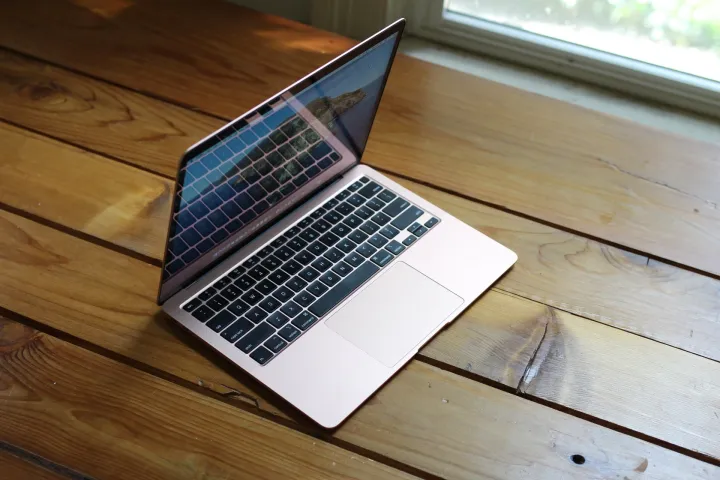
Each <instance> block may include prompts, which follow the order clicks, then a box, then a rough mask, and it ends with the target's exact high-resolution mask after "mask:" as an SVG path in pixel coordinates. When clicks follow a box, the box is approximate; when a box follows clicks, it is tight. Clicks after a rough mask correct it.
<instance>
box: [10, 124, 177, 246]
mask: <svg viewBox="0 0 720 480" xmlns="http://www.w3.org/2000/svg"><path fill="white" fill-rule="evenodd" d="M0 145H2V148H1V149H0V203H5V204H7V205H10V206H12V207H13V208H17V209H20V210H23V211H25V212H28V213H32V214H33V215H37V216H40V217H43V218H45V219H48V220H50V221H52V222H56V223H58V224H61V225H63V226H66V227H69V228H72V229H75V230H77V231H80V232H83V233H86V234H88V235H92V236H94V237H97V238H99V239H102V240H106V241H109V242H112V243H114V244H117V245H119V246H122V247H125V248H128V249H130V250H133V251H135V252H138V253H141V254H143V255H147V256H149V257H152V258H155V259H161V258H162V255H163V249H164V248H165V237H166V235H167V225H168V219H169V218H170V209H171V204H172V202H171V195H172V191H173V182H171V181H169V180H166V179H163V178H160V177H159V176H157V175H154V174H152V173H148V172H144V171H142V170H138V169H137V168H134V167H131V166H128V165H123V164H122V163H119V162H112V161H109V160H107V159H105V158H103V157H99V156H97V155H93V154H91V153H88V152H86V151H83V150H81V149H79V148H74V147H71V146H69V145H63V144H60V143H58V142H56V141H53V140H50V139H48V138H47V137H41V136H39V135H35V134H32V133H30V132H27V131H25V130H22V129H18V128H16V127H12V126H10V125H7V124H0Z"/></svg>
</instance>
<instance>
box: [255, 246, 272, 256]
mask: <svg viewBox="0 0 720 480" xmlns="http://www.w3.org/2000/svg"><path fill="white" fill-rule="evenodd" d="M273 250H274V249H273V248H272V247H271V246H270V245H268V246H266V247H265V248H263V249H262V250H260V251H259V252H258V253H257V255H258V257H260V258H266V257H267V256H268V255H270V254H271V253H272V252H273Z"/></svg>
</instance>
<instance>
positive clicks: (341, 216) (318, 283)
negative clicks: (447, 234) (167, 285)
mask: <svg viewBox="0 0 720 480" xmlns="http://www.w3.org/2000/svg"><path fill="white" fill-rule="evenodd" d="M424 213H425V212H424V211H423V210H421V209H420V208H418V207H417V206H415V205H413V204H412V203H410V202H408V201H407V200H405V199H404V198H402V197H400V196H398V195H397V194H395V193H394V192H392V191H391V190H388V189H386V188H384V187H383V186H381V185H379V184H378V183H376V182H374V181H372V180H370V179H369V178H367V177H362V178H361V179H360V180H358V181H356V182H354V183H353V184H351V185H350V186H349V187H347V188H346V189H345V190H343V191H341V192H340V193H339V194H337V195H336V196H335V197H334V198H332V199H331V200H328V201H327V202H326V203H325V204H324V205H323V206H322V207H319V208H317V209H315V210H314V211H313V212H312V213H311V214H310V215H308V216H307V217H305V218H303V219H302V220H300V221H299V222H297V223H296V224H295V225H293V226H292V227H290V228H289V229H287V230H286V231H285V232H284V233H283V234H282V235H280V236H279V237H277V238H276V239H275V240H273V241H271V242H270V243H268V244H267V245H266V246H265V247H263V248H262V249H260V250H259V251H258V252H256V253H255V255H253V256H252V257H250V258H249V259H247V260H246V261H244V262H243V263H242V264H240V265H237V266H236V267H235V268H234V269H232V270H231V271H230V272H228V273H227V274H226V275H225V276H224V277H222V278H220V279H218V280H217V281H216V282H215V283H214V284H213V285H212V286H210V287H208V288H206V289H205V290H203V291H202V292H200V293H199V294H198V295H197V296H195V297H194V298H192V299H191V300H189V301H188V302H186V303H185V304H184V305H183V306H182V308H183V309H184V310H185V311H187V312H189V313H190V314H191V315H192V316H193V317H195V318H196V319H197V320H199V321H200V322H203V323H204V324H205V325H207V327H208V328H210V329H212V330H213V331H215V332H216V333H218V334H219V335H220V336H221V337H222V338H224V339H225V340H227V341H228V342H231V343H234V344H235V346H236V347H237V348H238V349H239V350H240V351H241V352H243V353H245V354H247V355H249V356H250V358H252V359H253V360H255V361H256V362H257V363H259V364H261V365H265V364H267V362H269V361H270V360H272V358H274V357H275V356H276V355H278V354H280V353H281V352H282V351H283V350H284V349H285V348H286V347H287V346H288V345H289V344H290V343H292V342H293V341H295V340H297V339H298V338H299V337H300V336H301V335H302V334H303V333H304V332H306V331H307V330H308V329H310V328H311V327H312V326H313V325H315V324H316V323H317V322H318V320H319V319H320V318H322V317H323V316H324V315H326V314H327V313H328V312H330V311H331V310H332V309H333V308H335V306H337V305H338V304H339V303H340V302H342V301H343V300H344V299H345V298H347V297H348V296H349V295H350V294H351V293H352V292H353V291H355V290H356V289H357V288H358V287H360V286H361V285H362V284H363V283H365V282H366V281H367V280H369V279H370V278H371V277H373V276H374V275H376V274H377V273H378V272H379V271H380V270H381V269H383V268H384V267H385V266H387V265H388V264H389V263H390V262H391V261H392V260H393V259H394V258H395V257H396V256H398V255H400V254H402V253H403V252H404V251H405V250H406V249H407V248H409V247H410V246H412V245H413V244H414V243H415V242H416V241H417V239H418V238H419V237H421V236H423V235H424V234H425V233H427V231H428V230H429V229H431V228H432V227H433V226H435V225H436V224H437V223H438V222H439V220H438V219H437V218H435V217H432V218H430V219H429V220H427V221H425V222H424V223H423V224H420V223H419V222H418V221H417V220H418V219H420V218H421V217H422V216H423V214H424Z"/></svg>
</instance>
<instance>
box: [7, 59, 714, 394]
mask: <svg viewBox="0 0 720 480" xmlns="http://www.w3.org/2000/svg"><path fill="white" fill-rule="evenodd" d="M6 57H7V58H9V59H10V61H9V62H7V64H8V65H10V67H8V69H7V70H6V73H5V74H4V75H3V74H0V79H2V78H23V79H25V80H24V81H22V82H16V83H12V84H3V83H0V89H2V90H3V91H7V92H13V91H14V92H20V91H25V90H34V89H39V88H41V86H42V85H53V86H54V88H55V91H57V92H62V93H58V94H57V95H56V99H55V100H53V101H52V102H49V103H50V104H52V103H54V102H57V103H59V104H64V103H67V104H75V103H78V102H79V100H77V97H83V98H84V97H87V98H102V97H103V96H107V97H109V98H114V99H123V100H122V102H120V100H118V102H120V103H121V105H122V106H121V105H115V106H109V104H108V102H98V103H95V105H94V107H93V108H92V109H90V110H88V111H87V112H86V113H85V114H82V115H80V114H75V113H73V111H72V110H71V113H69V114H68V115H69V116H70V117H71V118H68V119H67V120H63V118H64V117H63V115H64V114H58V113H52V112H50V111H48V108H49V107H48V102H46V101H45V100H42V99H40V100H37V101H34V100H33V97H32V96H23V95H18V94H12V93H9V94H8V95H7V96H5V97H3V99H4V101H3V102H0V106H2V107H3V110H7V112H8V115H9V119H11V120H12V121H13V122H15V123H18V124H21V125H24V126H27V127H30V128H33V129H37V130H41V131H48V133H50V134H51V135H53V136H56V137H60V138H63V139H65V140H68V141H71V142H73V143H76V144H78V145H82V146H83V147H85V148H89V149H91V150H96V151H100V152H103V153H106V154H110V155H113V156H120V158H122V159H123V160H126V161H127V162H129V163H131V164H136V165H138V166H142V167H147V168H150V169H152V170H155V171H157V172H161V173H168V172H166V171H165V170H166V168H167V163H168V162H166V161H164V160H159V161H158V162H157V163H155V162H154V161H153V160H146V161H144V162H143V163H137V160H136V159H137V158H141V157H143V155H144V154H143V152H144V149H145V147H146V145H145V142H142V141H138V140H137V139H138V138H148V137H151V136H152V135H153V132H155V131H158V130H161V129H162V128H163V125H165V124H172V123H173V120H172V119H173V118H176V117H178V116H179V115H178V114H176V113H175V108H174V107H172V106H170V105H168V104H167V103H164V102H160V101H157V100H153V99H148V98H144V99H136V98H135V97H141V95H138V94H135V93H132V92H129V91H127V90H123V89H121V88H117V87H112V86H110V85H107V84H103V83H102V82H98V81H94V80H92V79H88V78H85V77H81V76H78V75H75V74H72V73H70V72H67V71H65V70H62V69H57V68H46V69H43V68H42V67H41V66H40V65H39V64H37V63H36V62H29V61H23V60H22V59H21V58H19V57H17V56H12V55H10V54H6ZM2 68H3V67H2V63H0V71H2V70H1V69H2ZM7 72H9V73H7ZM39 72H40V73H39ZM123 102H125V103H123ZM135 105H145V107H144V108H145V109H146V110H149V111H153V112H155V114H154V116H153V117H152V120H146V121H132V120H131V121H127V122H125V123H124V124H123V125H124V128H123V130H122V131H120V132H118V131H117V129H113V128H111V126H109V125H112V123H111V122H109V121H108V119H112V118H115V116H114V112H120V111H127V112H130V113H129V117H131V118H142V117H143V113H142V111H140V112H138V113H136V110H135V107H134V106H135ZM6 106H7V109H6V108H5V107H6ZM188 115H190V116H192V117H195V116H197V117H201V118H205V119H207V118H208V117H204V116H203V115H201V114H198V113H192V112H189V113H188ZM153 122H157V124H154V123H153ZM187 124H188V125H200V124H202V121H200V120H198V121H192V118H191V119H190V120H189V121H188V122H187ZM64 125H77V128H69V129H66V128H65V127H63V126H64ZM193 132H194V133H193ZM185 134H186V135H187V136H188V137H193V136H198V137H199V136H201V135H204V133H203V132H200V131H199V130H197V129H195V130H192V129H187V130H186V131H185ZM0 137H1V138H2V139H3V140H4V142H5V144H7V145H8V147H9V148H8V149H7V150H6V151H5V152H1V153H0V171H3V172H7V173H4V175H3V176H2V178H0V186H2V187H3V188H2V189H0V201H3V202H5V203H7V204H9V205H11V206H13V207H15V208H18V209H21V210H25V211H28V212H30V213H33V214H35V215H39V216H42V217H44V218H47V219H49V220H52V221H54V222H56V223H60V224H63V225H65V226H67V227H70V228H73V229H75V230H78V231H82V232H84V233H88V234H90V235H93V236H95V237H97V238H100V239H103V240H107V241H111V242H113V243H116V244H118V245H121V246H124V247H126V248H130V249H132V250H134V251H137V252H140V253H144V254H146V255H149V256H151V257H153V258H156V259H160V258H161V257H162V248H163V245H164V236H165V231H164V227H165V225H167V216H166V215H167V213H166V212H167V211H168V209H169V198H167V194H169V191H170V190H171V187H170V186H169V184H168V183H167V182H164V181H161V180H158V179H156V178H154V177H153V176H152V175H150V174H146V173H144V172H134V173H133V172H132V171H130V170H129V169H127V168H124V167H123V166H117V165H114V164H112V163H110V164H108V165H107V166H104V165H105V163H107V162H105V160H104V159H103V158H101V157H98V156H94V155H88V154H84V153H81V152H80V151H78V150H76V149H73V148H71V147H68V146H66V145H62V144H59V143H58V142H52V141H48V140H47V139H43V138H39V137H37V136H34V135H29V134H27V133H26V132H24V131H22V130H19V129H16V128H12V127H9V126H7V125H2V124H0ZM163 145H164V146H165V147H167V148H168V149H169V150H172V149H177V150H178V151H177V152H176V153H177V155H180V147H179V146H178V145H175V144H170V143H167V142H166V143H164V144H163ZM115 146H122V148H121V149H118V148H115ZM21 147H22V148H21ZM51 149H55V151H57V152H61V153H59V154H54V153H51V152H50V150H51ZM166 156H167V155H166ZM144 158H149V157H147V155H145V157H144ZM81 165H83V168H80V166H81ZM95 178H108V179H110V178H118V182H115V183H110V182H104V183H103V184H98V183H97V182H95V181H93V179H95ZM123 179H124V180H123ZM395 179H396V180H397V178H395ZM399 181H400V182H401V183H403V184H404V185H405V186H407V187H408V188H410V189H411V190H413V191H415V192H416V193H418V194H420V195H421V196H423V197H425V198H427V199H428V200H430V201H432V202H434V203H435V204H437V205H438V206H440V207H441V208H443V209H445V210H447V211H449V212H450V213H452V214H453V215H455V216H457V217H458V218H460V219H461V220H463V221H464V222H466V223H468V224H470V225H472V226H474V227H475V228H477V229H478V230H480V231H482V232H484V233H486V234H488V235H490V236H491V237H493V238H494V239H496V240H498V241H499V242H501V243H503V244H505V245H507V246H508V247H509V248H511V249H513V250H514V251H515V252H517V253H518V255H519V257H520V260H519V262H518V264H517V265H516V266H515V268H514V269H513V270H511V272H510V273H509V274H508V275H507V276H506V277H504V278H503V279H502V280H501V281H500V283H499V284H497V286H496V288H498V289H501V290H504V291H508V292H512V293H515V294H518V295H521V296H523V297H526V298H529V299H532V300H535V301H540V302H542V303H545V304H548V305H551V306H554V307H556V308H559V309H562V310H567V311H570V312H572V313H575V314H578V315H581V316H585V317H587V318H591V319H594V320H597V321H600V322H603V323H607V324H609V325H612V326H615V327H619V328H622V329H625V330H628V331H632V332H634V333H638V334H640V335H643V336H646V337H649V338H653V339H656V340H658V341H661V342H663V343H667V344H670V345H674V346H677V347H679V348H682V349H684V350H688V351H691V352H694V353H697V354H700V355H703V356H707V357H709V358H713V359H716V360H720V328H719V327H720V321H719V320H718V316H717V312H718V311H720V282H719V281H717V280H715V279H712V278H708V277H706V276H703V275H699V274H696V273H692V272H689V271H687V270H683V269H680V268H677V267H674V266H670V265H668V264H665V263H662V262H657V261H654V260H653V261H650V262H649V261H648V258H647V257H644V256H641V255H636V254H633V253H630V252H627V251H624V250H622V249H618V248H614V247H610V246H608V245H605V244H602V243H599V242H595V241H592V240H588V239H587V238H583V237H582V236H578V235H573V234H570V233H567V232H564V231H562V230H558V229H555V228H552V227H548V226H545V225H542V224H539V223H536V222H532V221H530V220H527V219H524V218H522V217H518V216H515V215H511V214H508V213H506V212H502V211H500V210H497V209H493V208H489V207H486V206H483V205H481V204H478V203H476V202H471V201H468V200H465V199H462V198H459V197H456V196H453V195H448V194H446V193H442V192H440V191H438V190H436V189H433V188H428V187H424V186H421V185H419V184H417V183H413V182H409V181H402V180H399ZM161 183H162V185H163V186H162V187H161V185H160V184H161ZM161 188H162V189H166V190H161ZM58 191H63V192H69V193H66V194H64V195H58V194H57V193H58ZM130 192H132V193H130ZM161 192H162V193H161ZM156 195H159V196H156ZM680 293H682V294H680ZM677 318H683V319H684V321H683V322H678V321H677ZM474 338H476V337H474V336H470V337H468V342H467V343H468V344H472V342H473V341H474ZM521 341H524V339H523V340H521ZM500 343H501V344H504V342H500ZM512 351H513V352H514V351H516V350H515V349H513V350H512ZM436 353H439V352H436ZM447 353H448V354H450V355H453V356H455V357H456V358H455V360H457V361H453V362H452V363H453V364H454V365H457V366H462V367H466V366H467V364H468V363H472V361H467V362H464V363H458V361H459V360H461V359H460V358H459V356H457V355H456V354H455V351H454V350H452V351H448V352H447ZM446 359H448V360H449V358H447V355H446ZM521 371H522V370H521ZM492 377H493V378H498V377H497V375H493V376H492ZM517 378H519V377H517ZM503 381H504V380H503ZM513 381H514V380H513Z"/></svg>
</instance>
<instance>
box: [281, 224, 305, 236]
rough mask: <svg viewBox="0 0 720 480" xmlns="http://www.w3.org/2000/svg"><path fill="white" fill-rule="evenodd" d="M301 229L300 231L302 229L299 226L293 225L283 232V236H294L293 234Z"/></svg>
mask: <svg viewBox="0 0 720 480" xmlns="http://www.w3.org/2000/svg"><path fill="white" fill-rule="evenodd" d="M301 231H302V229H301V228H300V227H298V226H297V225H295V226H294V227H292V228H288V229H287V231H286V232H285V236H286V237H287V238H291V237H294V236H295V235H297V234H298V233H300V232H301Z"/></svg>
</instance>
